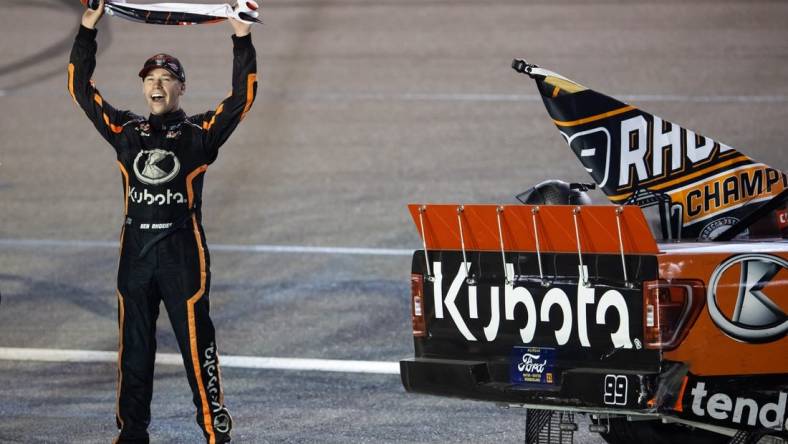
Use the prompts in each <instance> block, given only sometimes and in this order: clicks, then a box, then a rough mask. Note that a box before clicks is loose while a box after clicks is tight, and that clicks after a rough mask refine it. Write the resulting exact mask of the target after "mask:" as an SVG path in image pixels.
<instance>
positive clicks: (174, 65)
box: [140, 53, 186, 82]
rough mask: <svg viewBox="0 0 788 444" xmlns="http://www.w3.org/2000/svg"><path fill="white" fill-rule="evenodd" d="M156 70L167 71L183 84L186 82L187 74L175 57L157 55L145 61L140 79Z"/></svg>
mask: <svg viewBox="0 0 788 444" xmlns="http://www.w3.org/2000/svg"><path fill="white" fill-rule="evenodd" d="M156 68H162V69H166V70H167V71H169V72H170V74H172V75H174V76H175V77H176V78H177V79H178V80H180V81H181V82H185V81H186V72H185V71H184V70H183V65H181V62H180V61H179V60H178V59H176V58H175V57H173V56H171V55H169V54H163V53H162V54H156V55H154V56H153V57H151V58H149V59H148V60H146V61H145V64H144V65H143V66H142V69H141V70H140V78H143V79H144V78H145V76H146V75H148V73H149V72H151V71H152V70H154V69H156Z"/></svg>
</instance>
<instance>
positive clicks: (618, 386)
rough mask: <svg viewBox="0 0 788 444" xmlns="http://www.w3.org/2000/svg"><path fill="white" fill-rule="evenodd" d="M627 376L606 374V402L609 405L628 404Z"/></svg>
mask: <svg viewBox="0 0 788 444" xmlns="http://www.w3.org/2000/svg"><path fill="white" fill-rule="evenodd" d="M627 386H628V381H627V377H626V376H624V375H605V387H604V398H603V400H604V402H605V404H607V405H627Z"/></svg>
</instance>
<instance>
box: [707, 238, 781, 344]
mask: <svg viewBox="0 0 788 444" xmlns="http://www.w3.org/2000/svg"><path fill="white" fill-rule="evenodd" d="M737 265H738V268H739V273H738V274H737V275H736V274H735V275H731V273H736V271H735V270H736V267H735V266H737ZM786 269H788V260H786V259H783V258H781V257H777V256H772V255H768V254H758V253H750V254H742V255H738V256H733V257H731V258H729V259H727V260H726V261H724V262H722V263H721V264H720V265H719V266H718V267H717V269H716V270H714V273H712V275H711V279H710V280H709V294H708V297H707V301H706V303H707V305H708V309H709V316H710V317H711V319H712V321H714V323H715V324H716V325H717V327H719V328H720V330H722V331H723V332H725V334H727V335H728V336H730V337H732V338H734V339H737V340H739V341H744V342H753V343H763V342H772V341H776V340H779V339H781V338H783V337H784V336H785V335H786V333H788V316H786V314H785V310H784V309H783V308H782V307H780V305H779V303H778V302H776V301H775V299H774V298H775V297H780V298H782V292H781V291H778V290H777V289H776V288H774V286H781V284H782V285H784V284H783V281H782V280H781V279H775V277H776V276H777V275H778V274H779V273H780V272H782V271H784V270H786ZM773 281H774V283H773V286H772V288H771V291H768V290H767V287H769V284H770V283H772V282H773ZM726 288H727V291H725V290H726ZM734 289H735V290H738V291H736V293H734V291H735V290H734ZM784 289H785V287H784V286H783V291H784ZM769 293H771V295H770V294H769ZM770 296H771V297H770ZM778 300H779V301H780V302H782V303H783V304H785V300H784V298H782V299H778Z"/></svg>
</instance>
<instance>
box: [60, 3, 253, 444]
mask: <svg viewBox="0 0 788 444" xmlns="http://www.w3.org/2000/svg"><path fill="white" fill-rule="evenodd" d="M102 12H103V1H102V2H101V5H99V8H98V9H97V10H95V11H92V10H90V9H88V10H87V11H86V12H85V14H84V15H83V17H82V26H80V29H79V32H78V34H77V36H76V39H75V42H74V47H73V49H72V51H71V57H70V63H69V65H68V89H69V92H70V94H71V96H72V98H73V99H74V100H75V101H76V102H77V103H78V104H79V106H80V107H81V108H82V109H83V110H84V111H85V113H86V114H87V116H88V117H89V118H90V120H91V121H92V122H93V125H94V126H95V127H96V129H98V131H99V133H101V135H102V136H103V137H104V138H105V139H106V140H107V141H108V142H109V143H110V145H112V147H113V148H114V149H115V151H116V153H117V163H118V166H119V168H120V171H121V173H122V178H123V195H124V199H125V206H124V208H125V215H124V225H123V228H122V229H121V236H120V238H121V253H120V263H119V267H118V281H117V298H118V323H119V335H120V337H119V345H118V361H119V363H118V390H117V402H116V414H115V417H116V420H117V424H118V428H119V429H120V434H119V437H118V440H117V442H148V439H149V438H148V431H147V428H148V424H149V423H150V402H151V395H152V388H153V363H154V356H155V352H156V334H155V328H156V319H157V317H158V315H159V305H160V303H161V302H162V301H163V302H164V306H165V308H166V310H167V314H168V315H169V318H170V322H171V324H172V327H173V330H174V331H175V336H176V338H177V341H178V345H179V347H180V351H181V354H182V356H183V362H184V365H185V367H186V374H187V378H188V381H189V384H190V386H191V389H192V393H193V399H194V405H195V406H196V407H197V415H196V416H197V423H198V424H199V426H200V428H201V429H202V431H203V434H204V435H205V438H206V440H207V441H208V442H209V443H212V444H213V443H222V442H228V441H229V440H230V429H231V427H232V420H231V418H230V415H229V413H228V411H227V409H226V408H225V406H224V399H223V393H222V383H221V378H220V371H219V359H218V353H217V345H216V341H215V335H214V327H213V323H212V322H211V318H210V316H209V300H208V290H209V287H210V278H211V275H210V260H209V256H208V249H207V247H206V244H205V235H204V233H203V229H202V225H201V213H200V202H201V199H200V196H201V194H202V186H203V178H204V175H205V171H206V169H207V168H208V165H210V164H211V163H212V162H213V161H214V160H215V159H216V157H217V155H218V150H219V147H220V146H221V145H222V144H223V143H224V142H225V141H226V140H227V138H228V137H229V136H230V134H231V133H232V131H233V130H234V129H235V127H236V126H237V125H238V123H239V122H240V121H241V120H242V119H243V118H244V116H245V115H246V113H247V112H248V111H249V108H250V107H251V106H252V101H253V100H254V97H255V93H256V69H257V65H256V55H255V50H254V47H253V46H252V40H251V35H250V26H249V25H248V24H246V23H243V22H240V21H234V20H232V19H231V20H230V21H231V24H232V26H233V29H234V31H235V35H233V36H232V41H233V74H232V76H233V77H232V93H231V95H230V96H229V97H227V98H226V99H225V100H224V101H222V102H221V103H220V104H219V106H218V107H217V108H216V110H215V111H209V112H206V113H203V114H197V115H193V116H187V115H186V114H185V113H184V112H183V111H182V110H181V109H180V107H179V98H180V96H181V95H182V94H183V93H184V91H185V84H184V82H185V75H184V71H183V67H182V66H181V64H180V62H178V60H177V59H175V58H174V57H171V56H168V55H166V54H157V55H155V56H153V57H151V58H150V59H149V60H148V61H147V62H146V63H145V66H144V67H143V69H142V71H140V77H142V78H143V92H144V94H145V99H146V101H147V102H148V105H149V108H150V111H151V114H150V116H149V117H147V118H145V117H141V116H137V115H135V114H132V113H131V112H129V111H120V110H117V109H115V108H113V107H112V106H110V105H109V103H107V101H106V100H104V98H103V97H102V96H101V94H100V93H99V91H98V90H97V89H96V88H95V87H94V86H93V84H92V81H91V76H92V75H93V70H94V68H95V65H96V58H95V55H96V47H97V45H96V34H97V30H96V29H95V25H96V23H97V22H98V21H99V19H100V18H101V15H102Z"/></svg>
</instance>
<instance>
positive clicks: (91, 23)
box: [82, 0, 104, 29]
mask: <svg viewBox="0 0 788 444" xmlns="http://www.w3.org/2000/svg"><path fill="white" fill-rule="evenodd" d="M103 15H104V0H100V1H99V5H98V8H96V9H90V8H87V9H85V13H84V14H82V26H84V27H86V28H88V29H96V23H98V22H99V20H101V17H102V16H103Z"/></svg>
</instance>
